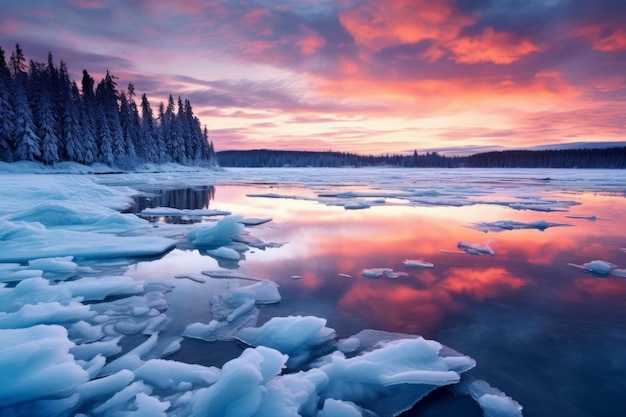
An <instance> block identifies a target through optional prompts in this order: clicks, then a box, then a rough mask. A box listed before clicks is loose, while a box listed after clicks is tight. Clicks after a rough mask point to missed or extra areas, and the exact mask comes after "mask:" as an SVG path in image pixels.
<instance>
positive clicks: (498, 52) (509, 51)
mask: <svg viewBox="0 0 626 417" xmlns="http://www.w3.org/2000/svg"><path fill="white" fill-rule="evenodd" d="M446 47H447V48H448V49H450V50H451V51H452V52H453V53H454V58H453V60H454V61H455V62H457V63H463V64H476V63H480V62H493V63H495V64H510V63H512V62H515V61H517V60H518V59H519V58H520V57H522V56H524V55H528V54H530V53H532V52H538V51H543V50H545V49H546V47H545V46H540V45H535V44H534V43H532V42H530V41H529V40H526V39H519V38H517V37H516V36H515V35H512V34H510V33H505V32H496V31H495V30H494V29H493V28H486V29H485V30H484V31H483V33H482V34H481V35H479V36H475V37H463V38H459V39H455V40H452V41H450V42H447V43H446Z"/></svg>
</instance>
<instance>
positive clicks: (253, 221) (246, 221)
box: [239, 217, 272, 226]
mask: <svg viewBox="0 0 626 417" xmlns="http://www.w3.org/2000/svg"><path fill="white" fill-rule="evenodd" d="M271 221H272V218H271V217H246V218H243V219H241V220H239V223H241V224H243V225H244V226H259V225H262V224H265V223H269V222H271Z"/></svg>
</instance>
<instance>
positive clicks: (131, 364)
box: [101, 334, 159, 376]
mask: <svg viewBox="0 0 626 417" xmlns="http://www.w3.org/2000/svg"><path fill="white" fill-rule="evenodd" d="M158 340H159V339H158V335H157V334H153V335H152V336H150V337H149V338H148V339H147V340H146V341H144V342H143V343H142V344H140V345H139V346H137V347H136V348H134V349H133V350H131V351H130V352H128V353H126V354H124V355H122V356H120V357H119V358H117V359H115V360H114V361H112V362H110V363H108V364H107V365H106V366H105V367H104V369H103V370H102V372H101V375H102V376H106V375H111V374H114V373H117V372H119V371H121V370H123V369H129V370H131V371H134V370H135V369H137V368H139V367H140V366H141V365H143V364H144V362H145V361H146V360H148V359H152V358H148V354H149V352H150V351H153V350H154V349H155V348H156V346H157V343H158Z"/></svg>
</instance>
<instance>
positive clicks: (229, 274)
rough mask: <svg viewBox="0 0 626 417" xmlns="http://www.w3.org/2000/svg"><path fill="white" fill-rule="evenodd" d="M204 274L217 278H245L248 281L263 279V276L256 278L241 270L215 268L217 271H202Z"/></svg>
mask: <svg viewBox="0 0 626 417" xmlns="http://www.w3.org/2000/svg"><path fill="white" fill-rule="evenodd" d="M202 275H206V276H207V277H211V278H217V279H220V278H221V279H244V280H248V281H262V279H261V278H256V277H253V276H250V275H246V274H244V273H242V272H239V271H229V270H223V269H221V270H215V271H202Z"/></svg>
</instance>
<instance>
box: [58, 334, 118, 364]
mask: <svg viewBox="0 0 626 417" xmlns="http://www.w3.org/2000/svg"><path fill="white" fill-rule="evenodd" d="M120 339H121V336H120V337H116V338H114V339H111V340H107V341H103V342H93V343H83V344H80V345H76V346H74V347H72V348H71V349H70V353H71V354H72V355H74V358H76V360H91V359H93V358H94V357H96V356H97V355H102V356H107V357H108V356H113V355H117V354H118V353H120V352H121V351H122V348H121V347H120V346H119V345H118V343H119V341H120Z"/></svg>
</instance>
